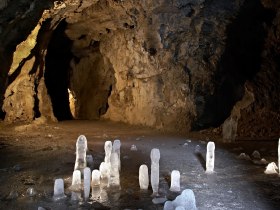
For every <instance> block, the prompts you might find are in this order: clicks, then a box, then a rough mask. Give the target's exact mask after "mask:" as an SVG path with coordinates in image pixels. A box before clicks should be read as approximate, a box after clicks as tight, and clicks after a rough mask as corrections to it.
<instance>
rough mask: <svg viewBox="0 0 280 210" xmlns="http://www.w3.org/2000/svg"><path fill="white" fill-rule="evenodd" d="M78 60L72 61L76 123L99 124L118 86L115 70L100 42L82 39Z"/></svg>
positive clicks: (76, 46) (78, 43) (77, 43)
mask: <svg viewBox="0 0 280 210" xmlns="http://www.w3.org/2000/svg"><path fill="white" fill-rule="evenodd" d="M84 43H87V44H84ZM72 51H73V52H74V56H75V59H73V60H72V61H71V73H70V87H69V89H70V91H71V93H72V94H73V95H74V97H75V100H74V101H72V100H71V103H70V104H71V112H72V115H73V117H74V118H75V119H86V120H96V119H100V117H101V116H102V115H104V114H105V113H106V112H107V110H108V108H109V105H108V98H109V97H110V95H111V91H112V88H113V85H114V83H115V77H114V69H113V67H112V64H111V63H110V61H109V60H108V59H107V58H106V57H104V56H103V55H102V53H101V52H100V42H99V41H94V40H92V39H91V38H90V37H87V36H81V38H80V39H78V40H74V44H73V49H72Z"/></svg>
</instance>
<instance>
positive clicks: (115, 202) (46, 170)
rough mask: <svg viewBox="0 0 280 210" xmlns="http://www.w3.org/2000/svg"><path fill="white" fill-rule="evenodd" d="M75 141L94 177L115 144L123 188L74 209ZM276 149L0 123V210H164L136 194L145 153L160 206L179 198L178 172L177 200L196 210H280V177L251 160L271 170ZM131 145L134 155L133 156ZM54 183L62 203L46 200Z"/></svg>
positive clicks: (132, 130)
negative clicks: (189, 197)
mask: <svg viewBox="0 0 280 210" xmlns="http://www.w3.org/2000/svg"><path fill="white" fill-rule="evenodd" d="M81 134H83V135H85V136H86V137H87V141H88V151H87V154H90V155H92V156H93V165H91V166H90V167H91V169H92V170H93V169H98V168H99V165H100V163H101V162H102V161H103V160H104V156H105V153H104V143H105V141H108V140H110V141H113V140H115V139H120V140H121V143H122V145H121V172H120V183H121V186H120V188H112V187H102V188H101V190H100V191H99V192H96V191H94V192H91V195H90V199H89V200H88V201H86V202H85V201H82V200H81V201H80V202H72V201H71V191H70V189H69V187H70V186H71V182H72V173H73V169H74V164H75V145H76V140H77V138H78V136H79V135H81ZM206 139H207V140H208V139H210V140H211V141H214V142H215V144H216V150H215V169H214V170H215V173H214V174H206V173H205V156H206V145H207V140H206ZM277 144H278V142H277V141H276V140H275V141H253V140H252V141H243V142H241V141H240V142H235V143H231V144H223V143H219V140H218V139H215V137H212V136H205V135H201V136H199V135H189V136H187V135H186V136H178V135H172V134H163V133H159V132H156V131H153V130H150V129H147V128H142V127H135V126H134V127H133V126H127V125H125V124H117V123H111V122H103V121H100V122H89V121H69V122H60V123H56V124H49V125H36V124H31V125H14V126H11V125H6V124H4V123H1V124H0V158H1V162H0V209H15V210H20V209H24V210H29V209H30V210H33V209H34V210H37V209H38V207H43V208H45V209H47V210H49V209H52V210H56V209H57V210H64V209H65V210H67V209H147V210H148V209H163V203H161V202H160V203H155V200H154V202H153V199H154V197H152V196H151V195H152V189H151V186H149V189H148V190H146V191H145V190H140V188H139V182H138V170H139V167H140V165H142V164H146V165H147V166H148V168H149V173H150V165H151V160H150V152H151V149H153V148H158V149H159V150H160V155H161V158H160V162H159V166H160V183H159V198H162V199H160V200H174V199H175V197H176V196H177V195H179V194H180V192H178V193H174V192H171V191H169V187H170V174H171V171H172V170H179V171H180V174H181V192H182V191H183V190H184V189H191V190H193V192H194V194H195V197H196V205H197V209H199V210H204V209H205V210H206V209H211V210H235V209H244V210H245V209H246V210H248V209H253V210H266V209H267V210H274V209H275V210H276V209H280V177H279V175H278V174H274V175H266V174H264V170H265V167H266V165H265V164H262V163H260V161H259V160H258V159H254V158H253V157H252V155H251V154H252V153H253V151H254V150H258V151H259V153H260V155H261V158H265V159H266V160H267V161H268V162H275V163H276V164H277V147H278V146H277ZM132 145H135V147H136V150H135V147H134V150H131V147H132ZM197 145H199V147H198V146H197ZM240 153H246V154H248V155H250V160H243V159H239V158H238V156H239V154H240ZM57 178H62V179H63V180H64V184H65V194H66V198H65V199H63V200H60V201H54V200H53V198H52V197H53V187H54V180H55V179H57ZM158 201H159V200H158Z"/></svg>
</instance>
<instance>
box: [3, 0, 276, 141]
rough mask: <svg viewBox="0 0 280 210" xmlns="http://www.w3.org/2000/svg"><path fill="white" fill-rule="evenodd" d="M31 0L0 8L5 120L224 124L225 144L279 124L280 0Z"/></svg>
mask: <svg viewBox="0 0 280 210" xmlns="http://www.w3.org/2000/svg"><path fill="white" fill-rule="evenodd" d="M31 2H32V1H28V0H26V1H20V2H14V1H7V0H6V1H2V4H1V5H0V9H1V8H5V9H3V10H1V14H0V16H1V17H0V21H2V22H3V24H2V22H1V25H3V27H1V30H0V46H1V48H0V68H1V74H0V84H3V85H1V87H0V106H1V107H2V109H3V112H1V113H0V117H1V118H3V119H4V118H5V120H6V121H9V122H15V121H32V120H34V119H35V118H39V117H43V118H44V119H47V120H50V121H55V120H56V119H55V118H57V119H58V120H63V119H72V117H73V118H76V119H100V118H106V119H109V120H114V121H121V122H126V123H130V124H135V125H146V126H150V127H155V128H158V129H163V130H173V131H174V130H178V131H181V132H186V131H189V130H190V129H192V128H194V129H202V128H205V127H210V126H220V125H222V124H223V123H224V124H225V126H224V127H223V131H224V132H223V134H224V138H225V140H226V141H232V140H234V139H235V138H236V137H238V135H244V136H248V135H251V136H253V135H255V136H259V135H262V136H267V134H268V133H271V136H272V135H273V134H277V132H278V131H279V119H278V118H277V117H276V116H277V113H279V107H280V104H279V100H273V99H275V98H279V97H280V96H279V94H280V90H279V88H280V87H279V85H278V79H277V78H279V64H278V59H277V58H278V56H279V55H280V52H279V49H278V48H277V47H276V46H278V45H279V42H280V41H279V39H277V37H278V36H279V34H280V26H279V19H280V16H279V14H277V15H276V12H277V11H278V9H279V7H280V5H279V3H277V1H275V2H274V1H267V0H261V1H255V2H248V1H244V2H242V3H240V1H238V0H232V1H223V2H222V1H221V2H220V1H219V2H212V1H205V0H194V1H191V2H190V1H189V0H175V1H165V0H158V1H152V0H147V1H140V2H137V4H135V1H132V0H127V1H113V0H104V1H91V0H84V1H81V0H74V1H65V2H63V3H61V4H58V2H56V4H55V5H54V6H53V5H51V4H50V3H49V2H50V1H48V0H42V1H40V4H37V3H36V4H32V3H31ZM7 3H8V4H7ZM16 3H17V4H18V10H17V11H16V12H14V11H13V10H14V8H16V6H15V5H16ZM10 5H11V7H10ZM6 6H7V7H6ZM44 9H50V11H49V12H44V13H43V11H44ZM268 9H271V10H268ZM2 11H3V12H2ZM5 15H6V16H7V17H5ZM255 17H256V18H255ZM10 20H13V21H14V22H13V27H10V25H9V21H10ZM264 25H266V26H267V27H264ZM19 28H20V30H17V29H19ZM249 28H250V30H249ZM244 29H246V30H244ZM247 29H248V30H247ZM17 31H20V33H19V32H17ZM237 35H238V37H237V38H236V36H237ZM266 37H267V38H266ZM14 52H15V53H14ZM246 81H250V83H249V82H246ZM264 84H265V85H264ZM268 93H269V94H268ZM264 95H265V96H267V97H265V98H263V96H264ZM263 122H266V123H265V124H266V125H265V128H266V129H260V128H262V127H263V124H264V123H263ZM252 123H253V126H254V129H252V128H250V129H249V128H248V125H250V124H252ZM249 130H250V132H248V131H249ZM274 136H276V135H274Z"/></svg>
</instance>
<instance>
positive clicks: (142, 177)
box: [139, 165, 149, 190]
mask: <svg viewBox="0 0 280 210" xmlns="http://www.w3.org/2000/svg"><path fill="white" fill-rule="evenodd" d="M139 185H140V189H141V190H147V189H148V187H149V173H148V167H147V166H146V165H141V166H140V168H139Z"/></svg>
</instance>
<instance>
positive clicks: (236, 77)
mask: <svg viewBox="0 0 280 210" xmlns="http://www.w3.org/2000/svg"><path fill="white" fill-rule="evenodd" d="M274 16H275V13H274V12H273V11H272V10H268V9H265V8H264V7H263V5H262V4H261V2H260V1H259V0H257V1H256V0H248V1H245V2H244V4H243V5H242V7H241V9H240V11H239V14H238V15H237V17H236V19H235V20H233V22H232V23H231V24H230V25H229V26H228V27H227V31H226V33H227V40H226V46H225V51H224V53H223V55H222V57H221V59H220V63H219V65H218V72H217V75H216V77H215V78H214V80H215V82H216V83H217V86H216V91H215V93H214V94H213V95H207V96H206V97H205V103H204V104H199V103H197V107H198V109H201V107H200V106H203V107H202V110H203V111H202V113H200V115H199V116H198V118H197V121H196V122H195V124H194V125H193V129H194V130H197V129H203V128H207V127H210V126H215V127H216V126H219V125H221V124H222V123H223V122H224V120H225V119H226V118H227V117H228V116H229V115H230V113H231V110H232V108H233V106H234V105H235V103H236V102H237V101H239V100H240V99H241V98H242V96H243V94H244V83H245V81H247V80H251V79H253V77H254V76H255V75H256V73H257V72H258V71H259V69H260V66H261V61H262V60H261V53H262V51H263V46H264V41H265V38H266V35H267V31H266V30H265V28H264V23H266V24H267V25H270V24H271V22H272V20H273V18H274Z"/></svg>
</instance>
